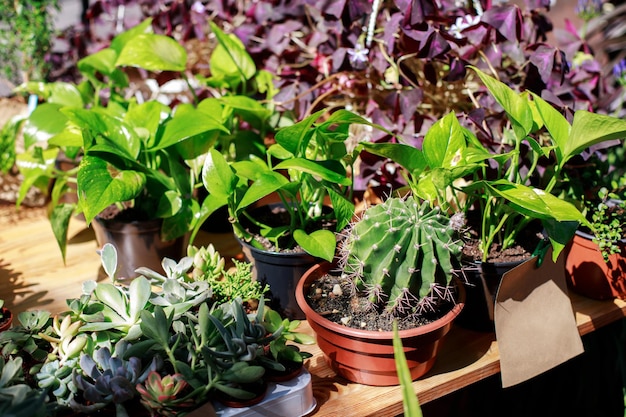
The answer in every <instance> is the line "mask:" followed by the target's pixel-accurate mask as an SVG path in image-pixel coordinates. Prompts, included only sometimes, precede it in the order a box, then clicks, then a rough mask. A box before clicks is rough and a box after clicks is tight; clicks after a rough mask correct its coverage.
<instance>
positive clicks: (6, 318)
mask: <svg viewBox="0 0 626 417" xmlns="http://www.w3.org/2000/svg"><path fill="white" fill-rule="evenodd" d="M12 323H13V313H12V312H11V310H9V309H8V308H6V307H2V319H0V332H3V331H5V330H9V329H10V328H11V324H12Z"/></svg>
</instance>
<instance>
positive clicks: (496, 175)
mask: <svg viewBox="0 0 626 417" xmlns="http://www.w3.org/2000/svg"><path fill="white" fill-rule="evenodd" d="M474 71H475V72H476V73H477V74H478V76H479V77H480V78H481V79H482V80H483V82H484V83H485V85H486V86H487V88H488V91H489V93H490V94H491V95H492V97H493V98H494V99H495V100H496V101H497V102H498V103H499V104H500V105H501V106H502V108H503V110H504V112H505V113H506V115H507V117H508V120H509V123H510V125H511V129H510V131H509V139H510V141H511V145H510V147H509V148H504V150H503V151H501V152H493V151H491V150H489V149H488V148H486V147H485V146H483V145H482V143H481V142H480V141H478V140H477V139H476V137H475V136H474V135H473V134H472V133H471V131H470V130H469V129H466V128H464V127H462V126H461V124H460V123H459V121H458V118H457V116H456V115H454V114H449V115H447V116H445V117H444V118H442V119H440V120H439V121H438V122H437V123H435V124H434V125H433V127H432V128H431V129H430V130H429V132H428V133H427V134H426V137H425V139H424V143H423V147H422V149H421V150H420V149H412V148H411V147H410V146H407V145H403V144H368V143H364V144H363V146H364V148H365V149H366V150H368V151H369V152H373V153H377V154H380V155H383V156H385V157H388V158H391V159H394V160H395V161H397V162H398V163H399V164H400V165H401V166H403V167H404V168H405V171H404V172H405V173H406V176H407V183H408V185H409V187H410V188H411V190H412V191H413V192H414V193H415V194H416V195H418V196H420V197H421V198H424V199H428V200H430V201H436V202H437V204H439V205H440V206H441V207H442V208H444V209H446V210H449V211H464V212H466V213H469V214H471V213H472V210H476V211H477V212H478V213H479V215H478V218H479V225H478V227H477V229H478V234H479V242H480V255H479V259H480V260H482V261H483V262H484V261H487V260H488V257H489V254H490V251H491V250H492V249H493V247H494V245H496V244H497V245H499V247H500V248H501V249H504V248H507V247H510V246H511V245H513V244H515V240H516V238H517V236H518V235H519V233H521V231H522V230H524V229H525V228H526V227H527V226H528V225H529V224H530V223H532V222H535V221H541V222H542V224H543V226H544V228H545V231H546V233H547V236H548V238H549V239H550V242H551V244H552V246H553V248H554V251H553V258H554V259H556V258H557V257H558V255H559V254H560V252H561V251H562V250H563V248H564V247H565V245H566V244H567V243H568V242H569V240H570V239H571V237H572V236H573V234H574V231H575V230H576V228H577V227H578V225H579V224H586V225H589V222H588V221H587V220H586V219H585V217H584V215H583V214H582V213H581V211H580V210H579V209H578V208H577V207H576V206H575V205H574V204H572V203H571V202H567V201H563V200H561V199H560V198H559V197H558V195H557V194H556V193H558V192H560V188H559V186H560V181H561V178H562V176H563V175H564V172H563V171H564V169H565V166H566V164H567V162H568V161H569V160H570V159H571V158H572V157H574V156H576V155H578V154H579V153H581V152H582V151H584V150H585V149H587V148H588V147H590V146H592V145H595V144H598V143H601V142H603V141H609V140H612V139H616V138H620V137H622V136H624V135H626V123H624V122H623V121H622V120H620V119H617V118H614V117H610V116H605V115H601V114H595V113H591V112H587V111H584V110H579V111H577V112H575V114H574V118H573V121H572V122H571V123H570V122H568V121H567V119H566V118H565V117H564V116H562V115H561V114H560V113H559V112H558V111H557V110H556V109H555V108H554V107H552V106H551V105H550V104H548V103H547V102H545V101H544V100H543V99H541V98H540V97H538V96H537V95H534V94H532V93H530V94H529V93H521V94H520V93H516V92H515V91H513V90H512V89H511V88H510V87H508V86H506V85H505V84H503V83H502V82H500V81H498V80H496V79H495V78H493V77H491V76H489V75H487V74H485V73H484V72H482V71H481V70H479V69H476V68H475V69H474ZM522 154H525V155H527V156H526V157H527V158H528V159H529V160H530V161H531V162H532V163H531V164H530V166H529V167H528V168H527V169H522V167H525V166H526V165H524V163H523V161H522ZM549 157H551V158H550V159H549ZM494 167H495V168H494ZM461 180H465V182H462V181H461ZM553 193H554V194H553Z"/></svg>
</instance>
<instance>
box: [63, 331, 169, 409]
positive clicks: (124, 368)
mask: <svg viewBox="0 0 626 417" xmlns="http://www.w3.org/2000/svg"><path fill="white" fill-rule="evenodd" d="M127 343H128V342H126V341H123V340H122V341H120V342H118V343H117V344H116V346H115V354H111V350H110V349H109V348H108V347H101V348H99V349H97V350H96V351H95V352H94V353H93V356H92V355H89V354H82V355H81V357H80V369H81V371H82V372H75V373H74V383H75V385H76V388H77V389H78V390H80V391H81V392H82V396H83V398H84V400H85V401H86V403H85V404H82V403H79V402H78V401H77V399H76V397H74V398H72V399H71V400H70V406H71V407H72V409H74V410H75V411H78V412H83V413H91V412H94V411H96V410H98V409H101V408H103V407H104V406H106V405H107V404H110V403H113V404H115V408H116V413H117V416H118V417H121V416H125V415H127V413H126V411H125V409H124V405H123V403H124V402H126V401H128V400H130V399H132V398H134V397H135V396H136V394H137V392H136V390H135V386H136V385H137V384H139V383H141V382H143V381H145V380H146V378H147V377H148V374H149V373H150V372H151V371H155V370H156V369H157V368H158V367H159V365H160V357H159V356H155V357H154V358H153V360H152V362H151V363H150V364H149V365H148V366H147V367H146V368H145V369H142V363H141V359H140V358H137V357H130V358H128V359H123V356H124V352H125V351H126V348H127V346H128V345H127Z"/></svg>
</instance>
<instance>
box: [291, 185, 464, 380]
mask: <svg viewBox="0 0 626 417" xmlns="http://www.w3.org/2000/svg"><path fill="white" fill-rule="evenodd" d="M457 220H458V219H457V218H453V219H450V218H448V217H447V216H446V215H445V214H443V213H442V212H441V210H440V209H439V207H431V206H430V205H429V203H428V202H419V201H418V200H417V199H416V198H414V197H413V196H411V195H410V196H406V197H392V198H389V199H387V200H386V201H385V202H384V203H381V204H379V205H375V206H371V207H370V208H368V209H367V210H366V211H365V212H364V213H363V215H362V216H361V218H360V219H359V220H358V221H356V222H354V223H352V224H351V225H350V226H349V228H348V231H347V232H346V233H345V236H343V241H342V242H341V244H340V248H339V260H338V262H337V263H336V265H333V264H330V263H324V264H318V265H316V266H314V267H313V268H311V269H310V270H308V271H307V273H306V274H305V275H304V276H303V277H302V279H301V280H300V282H299V283H298V287H297V291H296V297H297V300H298V303H299V305H300V308H301V309H302V310H303V311H304V312H305V314H306V317H307V320H308V322H309V324H310V325H311V327H312V328H313V330H315V332H316V333H317V342H318V345H319V346H320V348H321V349H322V351H323V352H324V355H325V357H326V360H327V361H328V362H329V364H330V366H331V367H332V368H333V369H334V370H335V371H336V372H337V373H338V374H340V375H342V376H343V377H345V378H347V379H349V380H351V381H355V382H359V383H363V384H368V385H396V384H398V383H399V381H398V376H397V374H396V369H395V362H394V356H393V331H392V327H391V325H392V323H393V322H394V321H396V320H397V321H398V323H399V328H400V337H401V338H402V340H403V343H404V345H405V346H407V348H406V355H407V358H408V362H409V367H410V368H411V378H412V379H416V378H419V377H420V376H422V375H424V374H425V373H426V372H428V370H429V369H430V368H431V367H432V366H433V364H434V363H435V359H436V355H437V352H438V349H439V347H440V340H441V339H442V338H443V337H444V336H445V335H446V334H447V332H448V330H449V329H450V327H451V324H452V321H453V320H454V318H455V317H456V316H457V315H458V314H459V313H460V312H461V310H462V308H463V303H464V297H465V293H464V289H463V286H462V285H459V282H458V279H456V278H455V275H456V274H455V271H459V270H460V255H461V248H462V244H461V242H460V241H459V239H458V226H462V223H463V222H457ZM459 223H460V224H459Z"/></svg>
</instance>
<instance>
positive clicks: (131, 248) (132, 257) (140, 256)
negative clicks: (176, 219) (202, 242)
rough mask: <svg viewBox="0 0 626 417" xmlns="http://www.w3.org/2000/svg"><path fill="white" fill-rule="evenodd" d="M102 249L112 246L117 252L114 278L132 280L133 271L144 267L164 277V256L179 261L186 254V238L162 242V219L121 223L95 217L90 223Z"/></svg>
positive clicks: (134, 274) (135, 274) (134, 275)
mask: <svg viewBox="0 0 626 417" xmlns="http://www.w3.org/2000/svg"><path fill="white" fill-rule="evenodd" d="M91 224H92V226H93V229H94V232H95V234H96V241H97V242H98V246H99V247H100V248H101V247H102V246H103V245H104V244H105V243H111V244H113V245H114V246H115V248H116V249H117V265H118V268H117V278H118V279H132V278H135V277H136V276H137V273H135V269H137V268H139V267H147V268H150V269H152V270H153V271H156V272H160V273H161V274H164V273H165V272H164V271H163V268H162V267H161V262H162V260H163V258H165V257H167V258H170V259H173V260H175V261H176V262H178V261H179V260H180V259H181V258H182V257H183V256H185V254H186V252H187V241H188V236H186V235H185V236H183V237H180V238H178V239H173V240H169V241H163V240H161V224H162V219H155V220H147V221H132V222H122V221H117V220H115V219H112V220H106V219H102V218H100V217H96V218H95V219H94V221H93V222H92V223H91Z"/></svg>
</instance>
